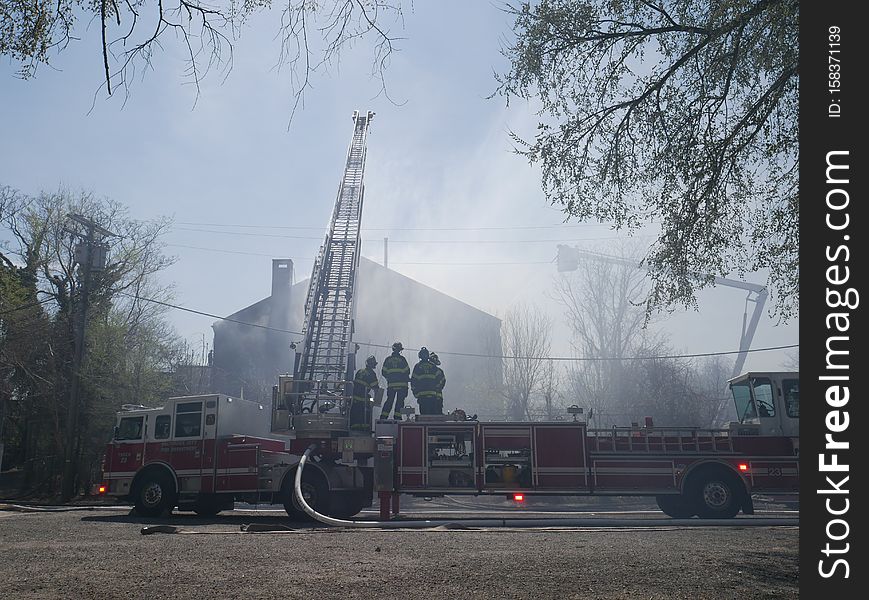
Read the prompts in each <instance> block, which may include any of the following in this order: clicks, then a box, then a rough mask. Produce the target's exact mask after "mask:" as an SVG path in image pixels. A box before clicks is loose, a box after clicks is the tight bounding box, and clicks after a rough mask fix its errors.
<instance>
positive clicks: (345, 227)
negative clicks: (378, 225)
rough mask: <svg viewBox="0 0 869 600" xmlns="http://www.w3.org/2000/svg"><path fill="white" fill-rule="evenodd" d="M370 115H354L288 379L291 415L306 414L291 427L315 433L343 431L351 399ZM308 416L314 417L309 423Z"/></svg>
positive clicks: (309, 418) (312, 274) (357, 113)
mask: <svg viewBox="0 0 869 600" xmlns="http://www.w3.org/2000/svg"><path fill="white" fill-rule="evenodd" d="M373 117H374V113H373V112H370V111H369V112H368V113H367V114H360V113H359V111H354V112H353V123H354V128H353V137H352V138H351V140H350V148H349V149H348V151H347V161H346V164H345V167H344V175H343V177H342V179H341V184H340V186H339V188H338V197H337V199H336V201H335V208H334V210H333V212H332V219H331V222H330V225H329V230H328V232H327V233H326V239H325V241H324V242H323V245H322V246H321V247H320V252H319V253H318V255H317V258H316V259H315V260H314V267H313V270H312V272H311V280H310V285H309V287H308V295H307V299H306V301H305V322H304V326H303V329H302V335H303V341H302V344H301V348H297V351H296V356H295V365H294V375H293V381H294V383H293V393H292V396H293V399H292V402H291V404H292V407H291V409H290V413H291V414H292V415H302V414H310V417H306V419H304V420H299V419H295V418H294V419H293V422H292V425H293V428H295V429H298V428H299V427H300V426H301V427H302V428H304V427H305V424H307V425H308V426H310V427H312V428H314V429H321V428H323V427H326V428H327V429H332V428H337V429H342V428H345V424H344V423H342V422H341V420H342V419H343V417H338V416H337V415H335V414H334V412H335V411H334V410H332V409H334V408H338V409H339V411H338V412H339V414H341V415H346V409H347V405H348V402H347V401H346V400H347V398H348V397H349V395H350V389H349V383H348V382H349V381H350V380H352V378H353V373H354V371H355V368H356V364H355V356H356V345H355V343H354V342H353V329H354V319H355V316H356V306H355V291H356V273H357V271H358V267H359V258H360V255H361V239H360V227H361V222H362V201H363V198H364V191H365V189H364V185H363V176H364V174H365V155H366V146H365V144H366V138H367V135H368V126H369V124H370V122H371V119H372V118H373ZM329 412H332V413H333V416H332V417H329V418H328V422H329V424H328V425H327V424H325V423H320V421H322V419H317V418H316V417H317V415H318V414H321V413H322V414H326V413H329ZM312 417H313V418H312Z"/></svg>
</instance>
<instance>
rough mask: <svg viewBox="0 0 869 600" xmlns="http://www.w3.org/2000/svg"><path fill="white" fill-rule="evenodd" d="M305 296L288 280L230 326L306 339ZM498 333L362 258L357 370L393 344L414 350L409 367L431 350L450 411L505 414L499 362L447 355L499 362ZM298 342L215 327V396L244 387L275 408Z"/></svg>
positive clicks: (448, 300)
mask: <svg viewBox="0 0 869 600" xmlns="http://www.w3.org/2000/svg"><path fill="white" fill-rule="evenodd" d="M278 268H279V267H273V282H274V278H275V277H283V276H284V275H285V274H286V272H285V271H277V269H278ZM290 275H291V273H290ZM289 281H292V279H291V278H290V279H289ZM307 290H308V280H305V281H302V282H299V283H297V284H295V285H293V286H291V287H290V286H289V285H288V282H287V281H286V280H282V282H281V283H279V285H277V286H275V285H274V284H273V294H272V296H270V297H269V298H266V299H264V300H262V301H260V302H257V303H256V304H254V305H252V306H250V307H248V308H245V309H242V310H241V311H239V312H237V313H235V314H233V315H232V316H231V318H232V319H233V320H238V321H243V322H246V323H257V324H262V325H268V326H270V327H276V328H278V329H285V330H293V331H298V332H301V330H302V326H303V320H304V312H305V307H304V302H305V298H306V295H307ZM279 324H282V325H279ZM500 327H501V321H500V320H499V319H497V318H496V317H494V316H492V315H490V314H488V313H486V312H483V311H481V310H479V309H476V308H474V307H472V306H470V305H468V304H465V303H464V302H461V301H459V300H456V299H455V298H452V297H450V296H448V295H446V294H443V293H441V292H438V291H437V290H435V289H433V288H430V287H427V286H425V285H423V284H421V283H419V282H417V281H415V280H413V279H410V278H408V277H405V276H404V275H401V274H399V273H396V272H395V271H391V270H389V269H386V268H385V267H383V266H382V265H379V264H377V263H375V262H372V261H369V260H367V259H364V258H363V259H362V260H361V262H360V268H359V274H358V283H357V299H356V327H355V334H354V340H355V341H356V342H357V343H358V344H359V345H360V349H359V351H358V353H357V364H360V365H361V364H362V363H363V362H364V360H365V357H367V356H368V355H369V354H374V355H375V356H376V357H377V361H378V363H379V365H382V363H383V359H385V358H386V356H388V355H389V354H390V352H391V350H390V349H389V347H390V346H391V345H392V343H393V342H394V341H400V342H402V344H404V346H405V348H407V349H408V350H405V352H404V356H405V358H407V360H408V363H410V365H411V367H413V365H414V364H415V363H416V362H417V361H418V358H417V352H416V349H418V348H420V347H422V346H425V347H427V348H428V349H429V350H431V351H435V352H437V353H438V355H439V356H440V358H441V363H442V364H441V368H443V369H444V373H445V375H446V378H447V385H446V388H445V389H444V410H446V411H450V410H453V409H454V408H462V409H464V410H466V411H468V412H470V413H474V412H480V411H483V410H488V411H491V410H492V409H493V407H494V406H496V405H497V406H500V400H499V399H498V398H494V397H493V396H494V395H495V393H496V392H495V391H493V388H496V387H497V385H498V384H500V381H501V362H500V360H497V359H491V358H477V357H464V356H456V355H452V354H449V352H461V353H466V354H487V355H493V354H495V355H497V354H499V353H500V348H501V337H500ZM293 341H295V342H300V341H301V336H300V335H291V334H285V333H279V332H274V331H268V330H266V329H261V328H257V327H249V326H245V325H240V324H236V323H231V322H227V321H219V322H217V323H215V324H214V366H215V384H216V386H217V387H218V389H216V390H215V391H219V392H222V393H225V394H230V395H235V396H238V395H239V392H240V387H241V386H242V385H244V396H245V397H246V398H250V399H251V400H257V401H259V402H268V401H270V399H271V386H272V385H273V384H275V383H276V382H277V376H278V375H279V374H282V373H288V372H291V371H292V368H293V352H292V351H291V350H290V342H293ZM378 374H379V366H378Z"/></svg>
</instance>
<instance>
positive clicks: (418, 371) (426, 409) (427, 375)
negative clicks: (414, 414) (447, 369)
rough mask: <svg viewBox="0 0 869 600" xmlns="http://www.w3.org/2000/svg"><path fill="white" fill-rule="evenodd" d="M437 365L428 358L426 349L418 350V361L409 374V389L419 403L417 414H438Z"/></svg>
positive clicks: (439, 412)
mask: <svg viewBox="0 0 869 600" xmlns="http://www.w3.org/2000/svg"><path fill="white" fill-rule="evenodd" d="M438 371H440V369H438V367H437V366H436V365H435V364H434V363H432V362H431V360H429V353H428V349H427V348H425V347H423V348H420V350H419V362H418V363H416V365H414V367H413V373H412V374H411V376H410V389H411V391H413V396H414V398H416V402H417V404H419V414H421V415H439V414H441V411H440V410H438V408H437V398H438Z"/></svg>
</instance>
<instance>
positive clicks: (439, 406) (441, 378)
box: [428, 352, 447, 415]
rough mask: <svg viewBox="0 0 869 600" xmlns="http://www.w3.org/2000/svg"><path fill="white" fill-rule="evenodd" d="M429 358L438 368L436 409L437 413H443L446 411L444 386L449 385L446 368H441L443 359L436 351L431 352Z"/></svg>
mask: <svg viewBox="0 0 869 600" xmlns="http://www.w3.org/2000/svg"><path fill="white" fill-rule="evenodd" d="M428 359H429V360H430V361H431V363H432V364H433V365H434V366H436V367H437V368H438V371H437V374H438V376H437V379H435V389H436V391H437V400H436V402H435V407H434V408H435V411H436V414H439V415H440V414H443V412H444V387H445V386H446V385H447V378H446V375H444V370H443V369H441V359H440V358H438V355H437V354H435V353H434V352H431V353H429V355H428Z"/></svg>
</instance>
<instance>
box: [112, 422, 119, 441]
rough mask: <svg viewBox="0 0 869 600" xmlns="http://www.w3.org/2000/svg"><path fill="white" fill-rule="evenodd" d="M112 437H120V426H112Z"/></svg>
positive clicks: (114, 438)
mask: <svg viewBox="0 0 869 600" xmlns="http://www.w3.org/2000/svg"><path fill="white" fill-rule="evenodd" d="M112 439H113V440H116V439H118V426H117V425H115V426H114V427H112Z"/></svg>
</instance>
